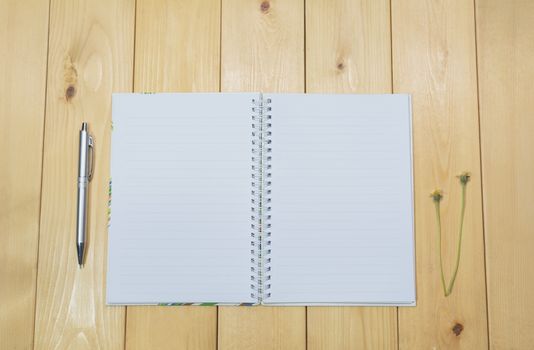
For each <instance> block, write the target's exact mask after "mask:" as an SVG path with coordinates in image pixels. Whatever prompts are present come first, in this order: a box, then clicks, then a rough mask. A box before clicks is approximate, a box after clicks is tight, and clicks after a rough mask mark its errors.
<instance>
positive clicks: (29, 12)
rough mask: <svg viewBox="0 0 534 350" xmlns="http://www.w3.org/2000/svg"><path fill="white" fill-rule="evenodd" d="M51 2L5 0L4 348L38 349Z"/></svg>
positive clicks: (1, 61) (0, 145) (0, 65)
mask: <svg viewBox="0 0 534 350" xmlns="http://www.w3.org/2000/svg"><path fill="white" fill-rule="evenodd" d="M47 40H48V2H47V1H25V2H20V1H7V0H3V1H0V77H1V78H0V101H1V102H0V198H1V201H0V266H2V267H1V268H0V300H1V303H0V348H1V349H29V348H31V347H32V346H33V324H34V315H35V289H36V278H37V247H38V237H39V210H40V209H39V208H40V200H41V170H42V169H41V165H42V163H41V161H42V155H43V153H42V152H43V125H44V108H45V107H44V106H45V85H46V58H47V57H46V56H47V54H46V51H47Z"/></svg>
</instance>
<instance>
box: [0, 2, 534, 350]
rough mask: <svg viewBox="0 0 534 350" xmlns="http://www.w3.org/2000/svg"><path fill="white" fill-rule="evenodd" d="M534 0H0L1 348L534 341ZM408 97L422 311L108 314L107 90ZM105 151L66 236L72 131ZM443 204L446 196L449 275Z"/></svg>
mask: <svg viewBox="0 0 534 350" xmlns="http://www.w3.org/2000/svg"><path fill="white" fill-rule="evenodd" d="M533 43H534V1H519V0H507V1H502V0H475V1H474V3H473V1H464V0H391V2H390V1H389V0H264V1H262V0H259V1H258V0H222V1H219V0H213V1H212V0H189V1H187V0H181V1H164V0H158V1H152V0H137V1H134V0H113V1H112V0H91V1H82V0H51V1H50V2H49V1H46V0H44V1H41V0H31V1H30V0H24V1H16V0H0V303H1V304H0V305H1V308H0V349H29V348H32V347H33V348H35V349H122V348H124V347H126V348H128V349H214V348H219V349H291V350H292V349H304V348H308V349H397V348H399V349H410V350H411V349H486V348H488V347H491V348H492V349H532V348H533V347H534V332H533V331H532V329H533V328H534V297H533V296H534V291H533V288H534V279H533V278H532V277H533V276H534V212H533V209H534V87H533V86H534V85H533V81H534V59H533V57H534V45H533ZM117 91H122V92H125V91H126V92H127V91H271V92H304V91H306V92H338V93H342V92H345V93H390V92H403V93H410V94H412V96H413V117H414V123H413V124H414V125H413V127H414V168H415V206H416V250H417V294H418V299H417V302H418V305H417V307H415V308H398V309H397V308H386V307H383V308H380V307H368V308H358V307H344V308H341V307H308V308H305V307H289V308H283V307H278V308H269V307H257V308H250V307H218V308H217V307H127V308H125V307H106V306H105V305H104V294H105V275H106V256H107V255H106V254H107V237H106V236H107V201H108V192H107V187H108V176H109V152H108V150H109V142H110V141H109V137H110V123H111V93H112V92H117ZM82 120H87V121H89V122H90V123H91V127H92V130H93V131H94V132H95V134H96V135H95V142H96V143H97V144H98V148H97V154H96V170H95V171H96V173H95V174H96V178H95V179H94V181H93V183H92V187H91V196H92V200H91V204H90V212H91V217H90V227H91V231H90V242H89V250H88V256H87V263H86V266H85V268H84V269H83V270H78V267H77V265H76V257H75V254H76V250H75V245H74V232H75V231H74V225H75V211H74V208H75V205H76V202H75V201H76V166H77V143H78V128H79V126H80V123H81V121H82ZM463 170H469V171H471V173H472V182H471V183H470V184H469V187H468V194H467V195H468V200H467V211H466V222H465V232H464V234H465V236H464V241H463V246H462V257H461V259H462V260H461V265H460V272H459V275H458V280H457V282H456V286H455V290H454V292H453V293H452V295H451V296H449V297H447V298H445V297H444V295H443V292H442V290H441V286H440V279H439V263H438V255H437V238H436V232H435V227H434V225H435V218H434V211H433V210H434V208H433V205H432V202H431V199H430V198H429V193H430V192H431V191H432V190H433V189H434V188H436V187H440V188H442V189H443V190H444V191H445V199H444V202H443V221H444V222H443V224H444V237H443V254H444V259H445V270H446V274H447V275H448V276H450V274H451V270H452V267H453V262H454V254H455V249H456V241H457V225H458V216H459V215H458V214H459V210H460V205H459V203H460V197H459V196H460V190H459V186H458V184H457V181H458V180H457V179H456V178H455V175H456V174H457V173H460V172H461V171H463Z"/></svg>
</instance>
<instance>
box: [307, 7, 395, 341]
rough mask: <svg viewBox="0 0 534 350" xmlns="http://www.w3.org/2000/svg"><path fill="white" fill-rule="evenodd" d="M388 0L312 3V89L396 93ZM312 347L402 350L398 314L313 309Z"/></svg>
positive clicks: (377, 310)
mask: <svg viewBox="0 0 534 350" xmlns="http://www.w3.org/2000/svg"><path fill="white" fill-rule="evenodd" d="M389 25H390V8H389V1H387V0H381V1H376V0H358V1H350V0H335V1H332V0H311V1H310V0H309V1H307V2H306V91H307V92H313V93H321V92H323V93H324V92H330V93H390V92H391V38H390V27H389ZM307 321H308V322H307V328H308V332H307V334H308V348H309V349H396V348H397V310H396V308H385V307H377V308H371V307H365V308H361V307H309V308H308V319H307Z"/></svg>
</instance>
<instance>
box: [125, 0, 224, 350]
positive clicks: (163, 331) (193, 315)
mask: <svg viewBox="0 0 534 350" xmlns="http://www.w3.org/2000/svg"><path fill="white" fill-rule="evenodd" d="M219 39H220V2H219V1H215V0H202V1H186V0H183V1H165V0H158V1H152V0H138V1H137V14H136V45H135V78H134V79H135V87H134V88H135V91H139V92H143V91H159V92H168V91H217V90H219V58H220V57H219ZM177 301H180V300H177ZM127 317H128V320H127V329H126V347H127V348H128V349H214V348H215V347H216V345H217V309H216V307H206V306H202V307H198V306H196V307H128V310H127Z"/></svg>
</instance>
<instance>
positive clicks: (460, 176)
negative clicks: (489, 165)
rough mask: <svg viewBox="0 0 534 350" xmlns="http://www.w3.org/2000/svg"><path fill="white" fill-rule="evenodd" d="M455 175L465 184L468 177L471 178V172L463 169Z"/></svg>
mask: <svg viewBox="0 0 534 350" xmlns="http://www.w3.org/2000/svg"><path fill="white" fill-rule="evenodd" d="M456 177H457V178H459V179H460V183H461V184H462V185H466V184H467V183H468V182H469V179H470V178H471V173H470V172H468V171H464V172H463V173H461V174H460V175H458V176H456Z"/></svg>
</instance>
